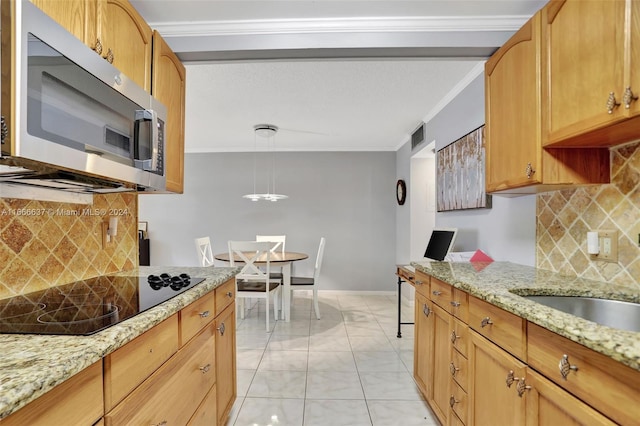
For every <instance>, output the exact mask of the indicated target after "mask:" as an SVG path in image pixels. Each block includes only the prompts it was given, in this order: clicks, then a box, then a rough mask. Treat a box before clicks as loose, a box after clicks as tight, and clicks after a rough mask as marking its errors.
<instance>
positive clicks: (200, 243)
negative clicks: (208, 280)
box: [195, 237, 213, 266]
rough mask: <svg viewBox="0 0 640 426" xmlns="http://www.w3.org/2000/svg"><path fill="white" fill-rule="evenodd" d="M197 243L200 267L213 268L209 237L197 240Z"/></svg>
mask: <svg viewBox="0 0 640 426" xmlns="http://www.w3.org/2000/svg"><path fill="white" fill-rule="evenodd" d="M195 242H196V249H197V250H198V259H199V260H200V266H213V253H212V252H211V241H210V240H209V237H201V238H196V239H195Z"/></svg>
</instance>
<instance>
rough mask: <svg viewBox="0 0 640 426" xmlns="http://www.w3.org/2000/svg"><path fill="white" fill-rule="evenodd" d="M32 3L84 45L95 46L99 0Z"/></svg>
mask: <svg viewBox="0 0 640 426" xmlns="http://www.w3.org/2000/svg"><path fill="white" fill-rule="evenodd" d="M31 3H33V4H35V5H36V6H38V8H39V9H40V10H42V11H43V12H45V13H46V14H47V15H49V16H50V17H51V18H53V20H55V21H56V22H57V23H59V24H60V25H62V26H63V27H64V28H66V30H67V31H69V32H70V33H71V34H73V35H74V36H76V37H77V38H78V39H80V40H82V42H83V43H84V44H86V45H88V46H92V44H95V41H96V38H97V35H96V16H97V14H98V12H97V0H58V1H51V0H31Z"/></svg>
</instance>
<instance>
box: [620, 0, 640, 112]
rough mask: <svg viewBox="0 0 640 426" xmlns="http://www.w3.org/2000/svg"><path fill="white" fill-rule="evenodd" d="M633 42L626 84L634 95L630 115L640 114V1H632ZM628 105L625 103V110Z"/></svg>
mask: <svg viewBox="0 0 640 426" xmlns="http://www.w3.org/2000/svg"><path fill="white" fill-rule="evenodd" d="M630 25H631V31H630V33H631V42H630V45H629V46H630V48H629V49H630V52H631V55H630V61H631V63H630V64H628V65H627V69H629V74H630V75H629V82H628V83H627V84H625V89H626V88H627V87H628V88H629V90H631V93H633V96H632V97H631V98H630V99H629V101H628V103H629V109H628V112H629V115H639V114H640V100H638V99H636V98H637V97H639V95H640V0H632V1H631V23H630ZM626 103H627V102H623V104H624V106H625V108H626Z"/></svg>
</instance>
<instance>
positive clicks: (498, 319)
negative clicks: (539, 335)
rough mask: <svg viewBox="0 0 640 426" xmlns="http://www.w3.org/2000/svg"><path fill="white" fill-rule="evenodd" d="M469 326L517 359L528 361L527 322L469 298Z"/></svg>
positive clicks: (476, 299) (474, 298) (483, 302)
mask: <svg viewBox="0 0 640 426" xmlns="http://www.w3.org/2000/svg"><path fill="white" fill-rule="evenodd" d="M469 326H470V327H471V328H472V329H474V330H475V331H477V332H478V333H480V334H482V335H483V336H484V337H486V338H487V339H489V340H491V341H492V342H493V343H496V344H497V345H498V346H500V347H502V348H503V349H505V350H506V351H508V352H510V353H511V354H513V355H515V356H516V357H517V358H519V359H521V360H523V361H526V359H527V358H526V351H527V347H526V344H527V342H526V340H527V339H526V321H525V320H523V319H522V318H520V317H519V316H517V315H514V314H512V313H511V312H507V311H505V310H503V309H500V308H498V307H497V306H493V305H492V304H490V303H487V302H485V301H483V300H480V299H478V298H476V297H473V296H469Z"/></svg>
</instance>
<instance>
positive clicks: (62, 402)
mask: <svg viewBox="0 0 640 426" xmlns="http://www.w3.org/2000/svg"><path fill="white" fill-rule="evenodd" d="M102 413H103V406H102V362H101V361H98V362H96V363H95V364H92V365H91V366H90V367H87V368H85V369H84V370H82V371H81V372H79V373H78V374H76V375H75V376H73V377H71V378H70V379H68V380H66V381H64V382H62V383H61V384H60V385H58V386H56V387H55V388H53V389H52V390H51V391H49V392H47V393H46V394H44V395H43V396H41V397H40V398H38V399H36V400H35V401H33V402H31V403H29V404H27V405H26V406H25V407H23V408H21V409H20V410H18V411H16V412H15V413H14V414H12V415H10V416H9V417H7V418H5V419H3V420H0V423H1V424H2V426H24V425H29V426H49V425H86V426H90V425H92V424H94V423H95V422H96V421H97V420H98V419H99V418H100V417H102Z"/></svg>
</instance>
